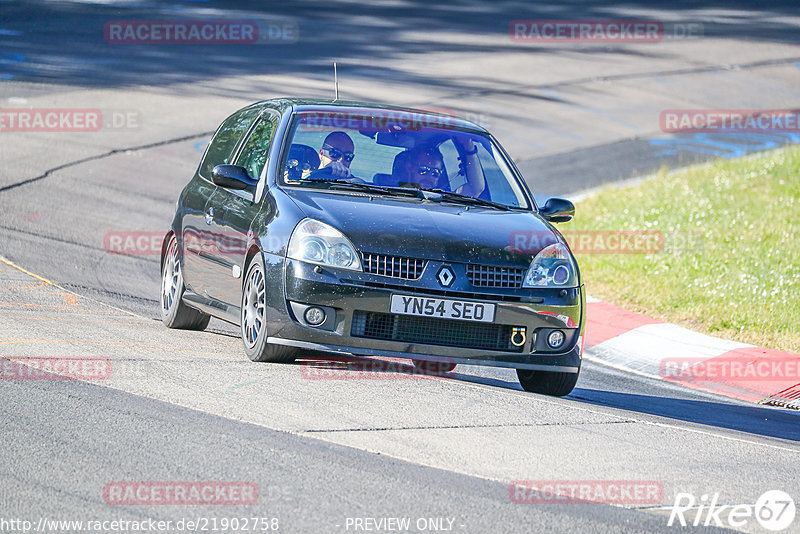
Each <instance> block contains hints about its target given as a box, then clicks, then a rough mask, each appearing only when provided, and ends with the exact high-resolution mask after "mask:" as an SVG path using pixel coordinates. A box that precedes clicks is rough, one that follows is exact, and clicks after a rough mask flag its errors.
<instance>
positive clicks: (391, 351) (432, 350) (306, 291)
mask: <svg viewBox="0 0 800 534" xmlns="http://www.w3.org/2000/svg"><path fill="white" fill-rule="evenodd" d="M437 268H438V267H437V266H436V265H432V266H431V269H426V271H427V272H428V273H429V274H430V273H435V272H436V269H437ZM282 271H283V272H282V273H281V274H282V275H283V277H284V295H283V302H282V303H278V302H273V303H272V306H271V308H272V310H274V311H275V312H279V311H280V312H284V313H285V317H283V318H275V319H276V320H273V321H271V323H272V325H273V328H271V329H270V330H269V331H270V334H271V335H270V337H269V342H270V343H275V344H282V345H289V346H295V347H300V348H304V349H309V350H321V351H330V352H337V353H341V354H357V355H366V356H389V357H401V358H413V359H419V360H433V361H448V362H453V363H460V364H473V365H489V366H495V367H510V368H516V369H531V370H544V371H559V372H578V370H579V368H580V361H581V350H582V347H581V345H582V336H583V334H584V327H585V322H586V321H585V316H586V312H585V310H586V305H585V300H586V299H585V292H584V287H583V286H580V287H578V288H574V289H569V290H505V291H502V292H497V291H494V292H493V294H488V293H486V292H481V293H477V292H472V293H470V294H469V295H468V296H466V295H465V294H464V292H463V291H462V292H458V293H457V294H456V292H448V291H444V290H442V288H441V287H439V286H437V285H436V284H435V282H434V281H433V280H431V279H428V278H430V277H432V275H431V276H429V277H425V276H423V278H421V279H420V280H417V281H406V280H399V279H393V278H388V277H383V276H377V275H371V274H367V273H362V272H354V271H346V270H334V269H330V268H327V267H326V268H317V269H316V270H315V266H314V265H310V264H308V263H304V262H300V261H296V260H290V259H287V260H286V261H285V263H284V265H283V269H282ZM275 274H276V275H277V274H278V273H277V272H276V273H275ZM448 293H450V294H448ZM400 294H402V295H414V296H424V297H434V298H448V299H456V300H474V301H479V302H490V303H492V304H494V305H495V310H496V311H495V319H494V324H493V325H490V326H497V325H506V326H507V327H508V328H505V327H503V328H505V329H504V330H501V331H499V332H498V334H497V335H504V334H503V332H505V333H506V334H507V333H508V332H510V331H511V332H513V330H511V328H515V329H517V330H516V334H515V335H514V340H513V341H514V343H511V344H509V345H508V346H504V347H503V350H493V349H487V348H475V347H464V346H452V344H450V343H448V342H447V341H442V342H439V341H437V340H434V339H431V338H430V336H428V337H427V338H426V341H427V342H424V343H420V342H410V341H408V340H393V339H377V338H374V337H364V331H363V328H362V326H361V324H360V323H359V321H361V322H363V317H364V316H365V315H368V316H371V317H378V316H382V317H386V316H387V315H388V314H389V313H390V312H389V310H390V300H391V296H392V295H400ZM281 304H282V305H283V306H281ZM313 305H316V306H321V307H324V308H325V309H326V311H328V312H329V313H328V315H329V318H328V319H326V321H325V323H323V325H322V326H321V327H312V326H309V325H308V324H307V323H306V322H305V320H304V318H303V313H302V311H303V310H305V309H306V308H307V307H308V306H313ZM331 313H332V314H333V317H330V315H331ZM398 317H400V319H401V320H405V319H407V318H408V317H409V316H398ZM354 318H355V322H356V323H359V324H356V325H355V327H354ZM281 319H283V320H281ZM414 320H418V319H414ZM425 320H426V319H422V321H423V322H424V321H425ZM431 321H433V322H436V321H438V323H437V324H445V326H446V327H447V328H448V332H449V333H450V335H451V337H452V334H453V332H452V331H453V330H454V329H455V330H457V329H458V328H461V327H463V328H465V329H469V328H470V327H471V326H472V325H474V323H466V322H464V321H454V320H449V319H436V320H431ZM498 328H500V327H498ZM520 328H522V329H524V332H525V340H524V343H520V341H521V339H522V338H521V336H520V332H519V330H518V329H520ZM553 329H559V330H561V331H562V332H564V333H565V334H566V341H565V343H564V345H563V346H561V347H560V348H559V350H558V351H553V350H550V349H549V348H548V347H547V346H546V344H545V343H544V338H543V337H542V335H546V334H547V333H549V332H551V331H552V330H553ZM354 334H355V335H354ZM500 345H502V343H501V344H500ZM516 345H521V346H516Z"/></svg>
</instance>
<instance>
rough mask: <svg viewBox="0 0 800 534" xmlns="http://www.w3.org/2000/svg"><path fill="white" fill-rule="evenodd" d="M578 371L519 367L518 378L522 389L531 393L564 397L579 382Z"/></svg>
mask: <svg viewBox="0 0 800 534" xmlns="http://www.w3.org/2000/svg"><path fill="white" fill-rule="evenodd" d="M579 374H580V367H579V368H578V372H577V373H558V372H552V371H530V370H528V369H517V378H518V379H519V383H520V385H521V386H522V389H524V390H525V391H529V392H531V393H541V394H543V395H550V396H553V397H563V396H565V395H569V394H570V393H572V390H573V389H575V384H576V383H577V382H578V375H579Z"/></svg>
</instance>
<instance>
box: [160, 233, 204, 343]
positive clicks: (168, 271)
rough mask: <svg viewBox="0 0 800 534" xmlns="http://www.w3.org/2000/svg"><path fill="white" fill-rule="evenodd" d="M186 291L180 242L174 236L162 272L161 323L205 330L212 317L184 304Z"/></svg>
mask: <svg viewBox="0 0 800 534" xmlns="http://www.w3.org/2000/svg"><path fill="white" fill-rule="evenodd" d="M185 290H186V287H185V286H184V284H183V273H182V271H181V262H180V257H179V256H178V240H177V239H176V238H175V236H174V235H173V236H172V237H170V238H169V244H168V245H167V253H166V255H165V256H164V267H163V269H162V270H161V321H162V322H163V323H164V324H165V325H166V326H167V327H168V328H183V329H186V330H205V328H206V327H207V326H208V322H209V321H210V320H211V316H210V315H206V314H204V313H202V312H199V311H197V310H195V309H194V308H190V307H189V306H187V305H186V304H184V303H183V300H182V297H183V292H184V291H185Z"/></svg>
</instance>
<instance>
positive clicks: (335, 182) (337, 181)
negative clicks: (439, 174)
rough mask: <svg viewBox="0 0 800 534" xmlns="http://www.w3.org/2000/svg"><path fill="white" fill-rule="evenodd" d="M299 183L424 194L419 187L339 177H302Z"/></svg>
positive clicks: (365, 190)
mask: <svg viewBox="0 0 800 534" xmlns="http://www.w3.org/2000/svg"><path fill="white" fill-rule="evenodd" d="M300 182H301V183H305V184H307V183H319V184H326V185H327V186H328V187H329V188H330V189H341V190H345V189H346V190H354V191H363V192H367V193H379V194H382V195H390V196H406V197H414V198H419V199H424V198H425V195H423V194H422V192H421V191H420V190H419V189H416V188H411V187H390V186H383V185H372V184H362V183H360V182H349V181H347V180H343V179H341V178H304V179H302V180H300Z"/></svg>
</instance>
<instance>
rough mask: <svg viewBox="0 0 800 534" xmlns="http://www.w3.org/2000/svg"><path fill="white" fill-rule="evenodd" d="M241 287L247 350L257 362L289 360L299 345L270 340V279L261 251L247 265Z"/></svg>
mask: <svg viewBox="0 0 800 534" xmlns="http://www.w3.org/2000/svg"><path fill="white" fill-rule="evenodd" d="M244 280H245V282H244V287H243V289H242V307H241V308H242V312H241V318H240V321H239V322H240V323H241V332H242V342H244V351H245V353H246V354H247V357H248V358H250V359H251V360H253V361H254V362H274V363H282V362H290V361H292V360H294V358H295V355H296V353H297V349H295V348H294V347H286V346H283V345H272V344H269V343H267V326H266V317H267V279H266V276H265V274H264V264H263V261H262V259H261V253H260V252H259V253H257V254H256V255H255V257H253V260H252V261H251V262H250V267H249V268H248V269H247V276H246V277H245V279H244Z"/></svg>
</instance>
